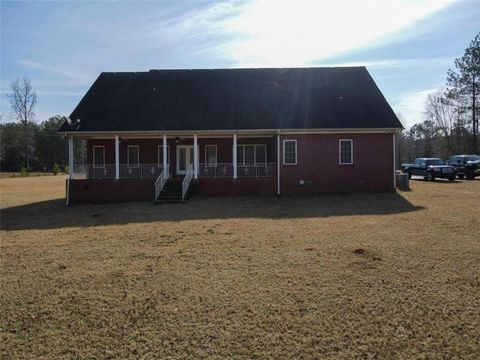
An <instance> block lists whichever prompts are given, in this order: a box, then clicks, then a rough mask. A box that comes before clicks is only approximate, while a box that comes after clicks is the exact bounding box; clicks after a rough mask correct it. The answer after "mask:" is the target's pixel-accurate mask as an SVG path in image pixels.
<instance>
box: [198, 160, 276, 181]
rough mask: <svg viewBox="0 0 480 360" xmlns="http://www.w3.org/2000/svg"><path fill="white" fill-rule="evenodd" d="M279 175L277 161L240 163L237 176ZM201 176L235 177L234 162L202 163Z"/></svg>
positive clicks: (199, 173)
mask: <svg viewBox="0 0 480 360" xmlns="http://www.w3.org/2000/svg"><path fill="white" fill-rule="evenodd" d="M276 175H277V164H276V163H264V164H245V165H242V164H239V165H237V177H274V176H276ZM198 176H199V177H215V178H216V177H233V164H229V163H218V164H200V166H199V172H198Z"/></svg>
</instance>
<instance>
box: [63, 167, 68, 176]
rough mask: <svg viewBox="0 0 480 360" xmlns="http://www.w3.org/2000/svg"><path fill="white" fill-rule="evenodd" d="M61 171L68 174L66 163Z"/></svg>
mask: <svg viewBox="0 0 480 360" xmlns="http://www.w3.org/2000/svg"><path fill="white" fill-rule="evenodd" d="M63 173H64V174H68V165H65V166H64V167H63Z"/></svg>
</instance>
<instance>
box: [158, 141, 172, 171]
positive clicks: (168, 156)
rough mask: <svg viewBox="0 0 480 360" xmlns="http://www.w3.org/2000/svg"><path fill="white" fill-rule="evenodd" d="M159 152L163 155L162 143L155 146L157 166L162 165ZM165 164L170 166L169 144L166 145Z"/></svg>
mask: <svg viewBox="0 0 480 360" xmlns="http://www.w3.org/2000/svg"><path fill="white" fill-rule="evenodd" d="M160 154H162V157H163V145H158V146H157V160H158V166H163V160H162V162H160ZM167 165H168V166H170V145H167Z"/></svg>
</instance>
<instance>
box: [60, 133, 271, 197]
mask: <svg viewBox="0 0 480 360" xmlns="http://www.w3.org/2000/svg"><path fill="white" fill-rule="evenodd" d="M278 159H279V138H278V135H277V134H274V133H269V134H215V135H211V134H202V135H199V134H163V135H157V136H149V137H147V136H140V135H127V134H125V135H114V136H112V137H98V136H91V137H85V136H84V137H82V138H80V137H73V136H70V138H69V170H70V171H69V172H70V177H69V178H70V181H75V182H76V183H77V185H78V183H79V182H81V181H83V184H84V187H90V186H89V185H86V184H89V183H90V184H93V183H95V184H98V182H102V183H103V184H102V188H104V186H105V183H114V182H125V184H127V183H126V181H128V182H129V183H130V184H132V183H133V181H134V182H135V183H136V182H139V181H140V182H142V183H143V184H144V186H147V187H152V185H151V184H152V183H153V184H154V185H153V188H154V190H152V192H154V195H153V196H154V198H155V199H157V198H158V197H159V195H160V193H161V192H162V190H164V188H165V184H166V183H167V181H169V180H170V181H177V182H179V181H181V184H182V198H185V196H186V194H187V192H188V191H189V188H190V185H191V182H192V181H193V182H196V183H197V184H195V186H194V187H195V188H196V189H197V190H198V192H199V193H203V192H204V190H207V189H209V190H207V193H211V192H212V190H215V186H219V187H223V188H232V186H237V187H240V188H241V187H244V186H247V187H249V188H251V186H252V185H254V179H257V181H258V180H259V179H260V178H263V179H264V180H263V181H262V180H260V182H261V183H262V184H269V188H271V192H270V191H269V192H270V193H272V194H274V193H275V185H276V179H277V174H278V163H279V161H278ZM215 179H217V180H215ZM221 179H223V181H221ZM228 179H229V180H237V179H245V181H248V182H250V185H249V184H244V181H234V182H233V183H232V184H231V183H230V182H231V181H229V180H228ZM195 180H198V181H195ZM149 184H150V185H149ZM215 184H216V185H215ZM235 184H237V185H235ZM212 185H213V186H212ZM116 186H117V187H118V185H116ZM135 186H136V187H142V185H135ZM77 187H78V186H77ZM217 190H218V192H219V193H222V191H221V189H217ZM232 190H234V189H233V188H232ZM233 192H235V191H233Z"/></svg>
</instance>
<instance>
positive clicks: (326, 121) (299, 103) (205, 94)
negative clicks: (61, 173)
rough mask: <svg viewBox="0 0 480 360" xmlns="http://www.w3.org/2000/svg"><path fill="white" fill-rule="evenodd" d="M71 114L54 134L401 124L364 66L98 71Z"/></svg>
mask: <svg viewBox="0 0 480 360" xmlns="http://www.w3.org/2000/svg"><path fill="white" fill-rule="evenodd" d="M70 119H71V120H72V121H73V122H74V125H68V124H67V123H65V124H63V125H62V127H61V128H60V129H59V130H60V131H80V132H81V131H141V130H160V131H162V130H247V129H341V128H345V129H347V128H349V129H352V128H401V127H402V125H401V124H400V122H399V120H398V118H397V117H396V116H395V113H394V112H393V111H392V109H391V107H390V106H389V105H388V103H387V101H386V100H385V98H384V97H383V95H382V93H381V92H380V90H379V89H378V87H377V86H376V84H375V82H374V81H373V79H372V78H371V76H370V74H369V73H368V71H367V69H366V68H365V67H339V68H287V69H218V70H150V71H148V72H126V73H102V74H100V76H99V77H98V79H97V80H96V81H95V83H94V84H93V85H92V87H91V88H90V89H89V90H88V92H87V94H86V95H85V96H84V97H83V99H82V100H81V101H80V103H79V104H78V105H77V107H76V108H75V110H74V111H73V112H72V114H71V115H70ZM77 119H80V123H79V126H78V124H76V123H75V122H76V120H77Z"/></svg>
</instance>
